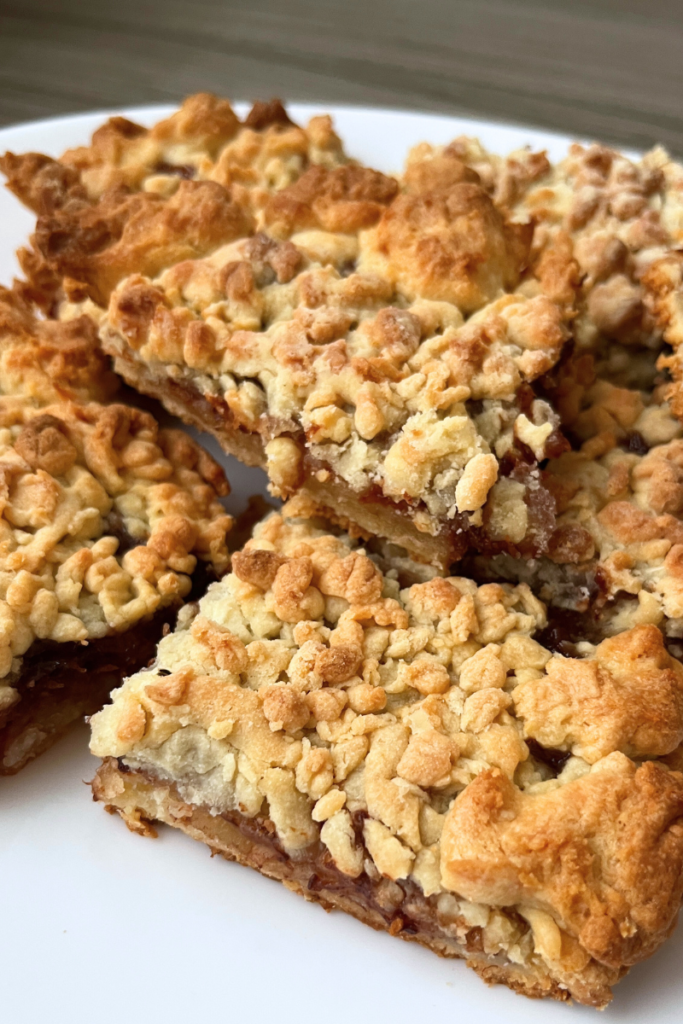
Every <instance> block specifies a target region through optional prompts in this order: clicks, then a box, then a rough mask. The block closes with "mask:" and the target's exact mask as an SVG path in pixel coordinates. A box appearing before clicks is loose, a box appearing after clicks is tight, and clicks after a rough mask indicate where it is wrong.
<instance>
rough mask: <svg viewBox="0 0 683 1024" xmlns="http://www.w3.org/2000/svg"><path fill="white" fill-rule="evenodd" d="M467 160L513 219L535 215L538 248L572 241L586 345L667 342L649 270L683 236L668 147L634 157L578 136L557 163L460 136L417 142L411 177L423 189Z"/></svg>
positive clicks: (680, 182)
mask: <svg viewBox="0 0 683 1024" xmlns="http://www.w3.org/2000/svg"><path fill="white" fill-rule="evenodd" d="M464 170H466V171H467V172H469V174H470V175H471V174H473V173H475V174H477V175H478V177H479V180H480V181H481V182H482V184H483V185H484V186H485V187H486V188H487V189H488V190H489V192H490V193H491V194H492V196H493V197H494V200H495V202H496V203H497V204H498V205H499V206H500V207H501V208H503V209H505V210H507V211H508V212H509V213H510V215H511V216H512V218H513V220H519V221H521V222H524V223H527V222H531V223H533V225H534V240H533V246H532V252H533V253H534V256H535V258H538V257H539V256H541V254H545V257H546V258H552V254H553V252H554V251H556V250H557V249H558V246H559V247H560V248H561V249H564V248H565V247H566V246H567V245H569V247H570V251H571V254H572V255H573V257H574V259H575V260H576V262H577V264H578V270H579V274H580V279H581V288H580V298H581V301H580V303H579V316H578V318H577V321H576V324H575V327H574V331H575V336H576V339H577V343H578V344H579V346H580V347H583V348H591V349H601V348H602V347H603V346H604V345H605V344H609V342H612V341H618V342H621V343H625V344H628V345H636V346H646V347H655V348H656V347H658V346H659V345H660V344H661V327H660V325H659V324H658V322H657V317H656V316H655V315H654V314H653V309H652V303H651V291H652V282H651V280H650V273H649V271H650V268H651V267H652V266H653V265H654V264H656V263H657V262H658V261H660V260H661V259H662V258H664V257H668V255H669V254H670V253H671V250H673V249H676V248H677V247H678V246H679V245H680V243H681V239H682V237H683V171H682V169H681V166H680V165H679V164H677V163H676V162H674V161H673V160H671V158H670V157H669V156H668V154H667V153H666V152H665V151H664V150H663V149H661V148H659V147H658V148H656V149H654V150H652V151H651V152H649V153H646V154H645V156H643V158H642V159H641V160H632V159H630V158H629V157H627V156H625V155H624V154H622V153H619V152H617V151H615V150H612V149H609V148H607V147H605V146H599V145H590V146H582V145H578V144H574V145H573V146H571V147H570V149H569V153H568V155H567V157H566V158H565V159H564V160H561V161H560V162H558V163H557V164H555V165H551V164H550V163H549V161H548V160H547V158H546V156H545V154H544V153H531V152H529V151H527V150H520V151H518V152H515V153H512V154H510V155H509V156H507V157H504V158H501V157H497V156H495V155H492V154H490V153H487V152H486V151H485V150H484V149H483V147H481V145H480V144H479V143H478V142H477V141H476V140H474V139H464V138H463V139H456V140H455V141H454V142H453V143H452V144H451V145H450V146H447V147H432V146H429V145H426V144H423V145H422V146H418V147H416V149H415V150H413V151H412V153H411V154H410V156H409V158H408V162H407V165H406V169H405V172H404V180H405V181H406V182H407V183H408V185H409V187H411V188H413V189H416V190H419V189H420V188H423V187H424V185H423V181H424V180H432V179H434V178H441V179H442V180H450V179H452V178H453V177H455V176H457V174H459V173H460V174H462V173H464Z"/></svg>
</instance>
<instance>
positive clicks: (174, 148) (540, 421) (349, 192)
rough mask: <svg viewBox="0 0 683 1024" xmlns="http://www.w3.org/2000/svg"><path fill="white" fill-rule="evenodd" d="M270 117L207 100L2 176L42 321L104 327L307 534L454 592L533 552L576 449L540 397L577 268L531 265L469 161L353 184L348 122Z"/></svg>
mask: <svg viewBox="0 0 683 1024" xmlns="http://www.w3.org/2000/svg"><path fill="white" fill-rule="evenodd" d="M255 111H256V113H255V112H254V111H252V113H251V114H250V115H249V116H248V117H247V119H246V121H245V122H244V124H240V122H239V121H238V120H237V119H236V118H235V115H234V113H233V112H232V110H231V108H230V106H229V104H227V103H226V102H225V101H222V100H218V99H216V98H215V97H207V96H199V97H193V98H191V99H190V100H188V101H186V103H185V104H184V105H183V108H181V110H180V111H179V112H178V113H177V114H176V115H174V116H173V117H172V118H170V119H169V120H167V121H165V122H162V123H161V124H159V125H157V126H156V127H155V128H153V129H151V130H150V131H145V130H142V129H137V128H135V127H134V126H133V127H130V126H129V125H128V124H127V123H126V124H121V123H120V119H118V120H117V119H115V120H114V122H110V123H109V124H108V125H107V126H105V127H104V128H103V129H101V132H98V133H96V135H95V137H94V139H93V143H92V145H91V146H90V147H87V148H86V149H84V150H78V151H72V152H70V153H67V154H65V156H64V157H63V158H62V159H61V160H60V161H53V160H49V159H48V158H43V157H38V156H36V155H35V154H29V155H27V156H24V157H16V156H14V155H12V154H7V155H6V156H5V157H4V158H3V163H2V167H3V169H4V171H5V173H6V175H7V176H8V180H9V185H10V187H11V188H12V189H13V190H14V191H15V193H16V194H17V195H18V196H19V197H20V198H22V199H23V200H24V202H26V203H27V204H28V205H30V206H31V207H32V208H33V209H35V210H36V211H37V212H38V213H39V217H38V223H37V229H36V233H35V236H34V239H33V248H32V250H31V252H30V254H28V255H26V256H25V257H24V264H23V265H24V270H25V272H26V273H27V276H28V279H29V287H32V288H33V293H34V295H35V298H36V301H40V302H42V303H43V305H45V304H46V302H47V301H48V300H50V302H51V303H52V306H53V307H54V308H55V309H58V310H59V316H60V319H62V320H68V319H70V318H71V317H72V316H80V315H82V314H83V313H84V312H85V313H89V314H90V315H91V316H92V318H93V319H94V320H95V321H96V322H97V323H98V324H99V326H100V334H101V338H102V344H103V347H104V349H105V351H106V352H107V353H109V354H110V355H111V356H112V357H113V359H114V362H115V368H116V369H117V371H118V372H119V373H120V374H121V375H122V376H123V377H124V379H125V380H126V381H127V382H128V383H129V384H131V385H132V386H134V387H136V388H137V389H138V390H140V391H143V392H145V393H147V394H150V395H153V396H154V397H156V398H158V399H159V400H160V401H162V402H163V404H164V405H165V406H166V408H167V409H169V410H170V411H171V412H173V413H174V414H176V415H179V416H181V417H182V418H183V419H184V420H185V421H186V422H188V423H192V424H194V425H195V426H199V427H200V428H201V429H203V430H207V431H209V432H211V433H213V434H214V435H215V436H216V437H217V438H218V440H219V442H220V443H221V445H222V446H223V448H224V449H225V450H226V451H228V452H231V453H233V454H235V455H237V457H238V458H240V459H242V460H243V461H245V462H247V463H249V464H256V465H261V466H263V467H264V468H266V469H267V471H268V473H269V476H270V478H271V483H272V488H273V492H274V493H275V494H277V495H278V496H280V497H284V498H287V497H295V498H296V500H297V502H298V504H297V506H296V510H297V511H298V513H301V514H304V515H307V516H310V515H324V516H327V517H328V518H330V519H332V520H333V521H334V522H336V523H338V524H339V525H341V526H342V527H343V528H345V529H350V530H352V532H358V533H360V534H361V535H362V536H365V537H369V536H375V535H379V536H382V537H385V538H387V539H389V540H391V541H393V542H394V543H396V544H400V545H401V546H403V547H405V548H407V550H409V552H410V553H411V555H413V556H414V557H416V558H418V559H420V560H422V561H425V562H429V563H432V564H434V565H437V566H439V567H441V568H442V569H444V568H446V567H447V566H448V565H449V564H450V563H451V562H453V561H454V560H455V559H457V558H458V557H460V556H461V555H462V554H463V553H464V552H465V551H466V550H468V548H470V547H474V548H476V549H478V550H479V549H487V550H488V549H489V548H492V549H493V550H498V549H499V548H503V549H505V550H508V549H510V550H512V551H514V552H515V553H517V554H519V555H520V556H522V557H528V556H529V555H531V554H534V553H536V552H537V551H538V550H540V549H541V548H542V546H543V544H544V539H545V537H546V535H547V531H548V522H547V521H548V517H549V515H550V514H551V510H550V498H549V496H548V495H547V494H546V493H545V492H544V490H543V487H542V485H541V483H540V480H539V475H538V463H539V462H540V461H543V460H544V459H546V458H547V457H548V456H550V455H553V454H559V452H561V451H562V450H563V448H564V447H565V446H566V442H565V441H564V439H563V437H562V435H561V431H560V430H559V421H558V419H557V417H556V416H555V414H554V413H553V411H552V409H551V408H550V406H549V405H548V403H547V402H546V401H545V399H544V396H543V395H542V394H541V393H536V392H535V391H534V390H533V382H534V381H536V380H537V379H538V378H540V377H541V376H542V375H543V374H544V373H546V372H547V371H549V370H550V369H551V368H552V367H553V366H554V365H555V363H556V362H557V360H558V359H559V358H560V356H561V354H562V352H563V349H564V347H565V345H566V343H567V341H568V340H569V338H570V325H571V322H572V320H573V318H574V315H575V310H574V299H575V295H576V291H577V287H578V282H577V276H576V262H575V260H574V259H573V257H572V254H571V247H570V245H569V244H567V245H566V246H565V247H564V249H562V248H561V247H559V248H558V247H555V250H554V251H553V253H552V254H551V255H550V256H548V255H547V254H543V253H540V254H538V256H534V257H533V258H532V254H531V250H530V242H531V238H532V234H533V226H532V224H531V223H521V222H517V221H513V220H512V219H511V218H510V217H508V216H507V214H506V213H505V212H504V211H502V208H500V207H498V206H496V204H495V203H494V202H493V200H492V199H491V197H490V195H489V194H488V192H487V190H486V189H485V188H484V187H483V186H482V185H481V183H480V181H479V177H478V175H477V173H476V171H474V170H473V169H472V168H469V167H468V166H467V165H466V164H465V162H464V161H456V164H457V167H455V166H454V167H451V168H450V171H449V175H448V176H447V177H443V176H442V178H441V179H440V180H438V181H432V180H431V179H429V175H427V176H424V175H423V176H420V175H410V174H406V175H405V176H404V177H402V178H401V179H400V180H397V179H395V178H393V177H390V176H387V175H385V174H382V173H380V172H378V171H375V170H373V169H371V168H368V167H362V166H359V165H357V164H355V163H354V162H352V161H349V160H348V159H347V158H346V157H345V155H344V153H343V150H342V149H341V145H340V143H339V140H338V139H337V137H336V136H335V135H334V132H333V131H332V128H331V125H330V122H329V119H325V118H318V119H314V120H313V121H312V122H311V123H310V124H309V125H308V127H307V128H306V129H305V130H302V129H299V128H297V127H296V126H293V125H292V124H291V122H290V121H289V119H288V117H287V115H286V114H285V113H284V111H283V109H282V107H281V106H278V105H277V104H275V103H274V104H271V105H269V106H268V107H266V108H263V109H261V108H258V110H257V108H255ZM169 168H171V171H169ZM173 168H175V170H173ZM161 179H163V180H161ZM43 279H44V281H45V282H47V284H45V286H44V287H43V285H42V284H41V281H43ZM49 281H51V282H52V284H50V283H49ZM105 307H106V312H105Z"/></svg>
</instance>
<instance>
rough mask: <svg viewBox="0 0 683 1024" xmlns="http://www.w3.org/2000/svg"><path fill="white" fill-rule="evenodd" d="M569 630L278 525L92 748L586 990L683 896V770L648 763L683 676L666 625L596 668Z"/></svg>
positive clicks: (122, 704) (261, 536)
mask: <svg viewBox="0 0 683 1024" xmlns="http://www.w3.org/2000/svg"><path fill="white" fill-rule="evenodd" d="M545 625H546V613H545V608H544V606H543V605H542V604H541V603H540V602H539V601H538V600H537V599H536V598H535V597H534V596H533V594H532V593H531V591H530V589H529V588H528V587H527V586H526V585H524V584H521V585H518V586H515V587H513V586H510V585H500V584H485V585H482V586H477V585H476V584H475V583H473V582H472V581H471V580H468V579H464V578H462V577H450V578H442V577H434V578H433V579H431V580H428V581H427V582H424V583H416V584H413V585H412V586H408V587H403V588H402V587H401V585H400V583H399V581H398V579H397V570H396V569H392V568H390V567H387V568H386V571H385V572H384V573H383V572H382V571H381V570H380V569H379V567H378V565H377V563H376V562H375V561H373V559H372V558H371V557H369V556H368V554H367V553H366V551H365V550H364V549H363V548H360V547H358V546H357V545H355V544H353V543H352V542H351V541H350V540H349V539H348V538H346V537H344V536H341V537H333V536H329V535H326V534H324V533H322V532H321V531H320V530H316V529H313V528H312V527H311V526H310V525H309V524H307V523H304V522H294V521H286V520H283V518H282V517H281V516H279V515H273V516H271V517H270V518H269V519H267V520H266V521H265V522H264V523H262V524H261V525H260V526H259V527H257V529H256V531H255V534H254V537H253V539H252V540H251V541H250V542H248V544H247V545H246V547H245V548H244V550H243V551H242V552H240V553H237V554H236V555H235V556H234V559H233V571H232V573H231V574H230V575H229V576H227V577H225V578H224V579H223V580H222V581H221V582H220V583H218V584H215V585H213V586H212V587H211V588H210V589H209V591H208V593H207V595H206V596H205V597H204V598H203V599H202V601H201V602H200V604H199V609H198V612H197V614H196V615H195V616H194V617H193V614H192V612H190V611H189V610H188V612H187V613H186V614H185V615H184V617H183V621H182V623H180V624H179V627H178V629H177V631H176V632H175V633H173V634H171V635H170V636H168V637H166V638H165V639H163V640H162V641H161V643H160V645H159V649H158V659H157V662H156V664H155V665H154V666H152V667H151V668H150V669H149V670H145V671H142V672H140V673H138V674H137V675H135V676H133V677H132V678H130V679H129V680H127V681H126V682H125V684H124V685H123V686H122V687H121V689H119V690H117V691H115V693H114V700H113V703H112V704H111V705H110V706H108V707H106V708H105V709H104V710H103V711H102V712H100V713H99V714H98V715H96V716H95V717H94V718H93V720H92V728H93V736H92V750H93V752H94V753H95V754H98V755H101V756H105V757H109V756H113V757H118V758H122V759H123V763H124V764H125V765H128V766H130V767H131V768H143V769H145V770H146V771H151V772H152V774H158V775H159V776H160V777H161V778H167V779H171V780H173V781H174V782H175V783H176V784H177V786H178V788H179V790H180V793H181V796H182V797H183V799H185V800H189V801H190V802H191V803H198V804H202V805H205V806H209V807H210V808H211V809H212V812H213V813H215V814H220V813H222V812H226V811H228V810H239V811H240V812H241V813H242V814H244V815H247V816H250V817H253V816H256V815H263V814H267V816H268V817H269V818H270V820H271V821H272V822H273V824H274V827H275V830H276V834H277V838H278V840H279V842H280V843H281V844H282V845H283V847H284V848H285V850H286V851H287V852H288V853H290V854H295V853H296V851H303V850H305V849H306V848H307V847H309V846H311V844H314V843H316V842H320V843H322V844H323V845H324V846H325V847H326V848H327V850H328V852H329V855H330V857H331V858H332V860H333V861H334V863H335V865H336V866H337V867H338V868H339V870H340V871H342V872H343V873H345V874H347V875H349V876H351V877H354V878H356V877H359V876H360V875H361V874H362V873H363V872H364V871H368V872H371V873H372V872H375V873H377V872H378V873H379V875H381V876H384V877H385V878H388V879H391V880H393V881H396V880H401V879H411V880H412V881H414V882H415V883H416V884H417V885H418V886H420V888H421V889H422V891H423V892H424V894H425V895H426V896H438V899H439V907H440V908H441V904H442V902H443V908H442V909H443V912H444V919H445V920H448V919H449V915H450V919H452V920H453V921H455V919H456V918H457V919H458V920H459V921H460V924H461V926H462V927H465V926H470V927H471V926H472V924H473V923H476V924H479V925H481V926H482V928H483V930H484V932H483V934H484V943H485V948H486V949H487V950H488V951H493V952H497V951H501V950H502V951H504V952H506V953H507V954H508V955H509V954H510V949H512V948H514V950H515V951H516V952H514V953H513V954H512V955H513V956H517V957H519V960H518V962H524V960H525V957H529V956H531V955H538V956H540V957H541V958H542V959H543V960H544V962H546V964H548V965H550V966H551V967H552V970H553V972H555V974H556V976H558V977H564V978H568V977H569V976H570V975H571V974H572V972H577V971H580V970H582V969H583V968H585V967H586V966H587V965H588V964H590V963H591V962H593V961H592V960H591V958H593V960H594V961H597V963H599V964H608V965H620V964H622V965H623V964H628V963H632V962H635V960H637V959H640V958H642V957H644V956H646V955H648V953H649V952H651V951H652V948H654V945H655V944H656V943H657V942H659V941H661V933H660V931H659V930H657V929H656V928H654V927H653V922H654V920H655V919H656V920H657V921H658V922H661V921H662V920H664V919H666V920H667V921H668V920H669V917H670V915H671V914H673V912H674V910H675V906H677V903H676V899H678V896H675V897H672V896H671V894H672V893H673V890H674V889H675V890H676V893H678V892H679V891H680V888H681V885H683V873H682V872H681V866H683V865H682V858H683V836H681V834H680V830H679V826H678V825H677V824H676V822H677V821H679V820H680V816H681V814H682V813H683V786H682V785H681V782H680V777H679V776H678V775H674V774H671V773H669V772H668V770H667V769H666V768H665V767H664V766H663V765H661V764H655V763H653V762H651V761H650V762H647V763H646V764H644V765H642V766H641V767H638V764H637V763H635V762H634V761H633V760H631V757H638V758H639V759H640V758H643V757H653V756H656V755H657V754H659V753H668V752H670V751H672V750H674V749H675V748H676V747H677V746H678V744H679V742H680V740H681V738H682V737H683V718H682V715H683V696H682V695H683V689H682V688H681V687H682V684H683V670H682V669H681V668H680V666H679V665H678V663H676V662H674V660H673V659H672V658H670V657H669V656H668V655H667V654H666V651H665V650H664V649H663V647H662V640H661V636H660V634H659V633H658V631H657V630H655V629H652V628H649V627H641V628H640V629H635V630H632V631H631V632H630V633H624V634H623V635H622V636H621V637H619V638H617V639H616V640H609V641H605V642H604V643H602V644H600V645H599V646H598V647H597V648H594V649H593V650H592V653H591V654H590V656H589V657H587V658H586V659H584V660H581V659H569V658H563V657H561V656H560V655H553V654H552V653H551V652H550V651H549V650H547V649H546V648H544V647H543V646H542V645H541V644H540V643H538V642H537V641H536V640H534V638H533V637H534V634H536V633H537V632H538V631H539V630H541V629H543V628H544V627H545ZM575 679H577V680H579V681H580V685H577V686H574V680H575ZM569 680H571V683H570V682H569ZM591 709H592V710H591ZM587 710H589V711H590V713H591V716H590V718H587ZM593 711H595V714H593ZM587 723H588V724H587ZM660 726H661V728H660ZM527 738H533V739H534V741H535V742H536V747H535V748H534V750H535V751H536V752H537V753H538V752H539V751H540V755H539V756H540V757H542V754H543V748H542V747H539V743H541V744H542V743H543V742H546V741H547V742H550V741H552V743H553V744H555V743H556V744H557V750H559V751H566V752H567V754H566V756H565V758H564V759H565V761H566V764H565V765H564V767H563V768H562V770H561V771H553V770H551V768H549V767H548V763H547V762H544V761H543V760H539V759H538V758H537V757H536V756H534V755H532V753H531V748H530V747H529V746H528V745H527V742H526V739H527ZM556 752H557V751H556ZM624 816H626V817H627V818H628V821H629V829H630V828H631V827H633V828H636V829H637V830H638V832H639V837H640V838H639V843H638V847H637V854H636V856H635V858H634V859H632V858H631V855H630V854H629V855H628V856H627V855H626V846H627V845H628V848H629V849H631V846H630V844H631V838H630V837H631V832H630V831H629V829H626V830H624V828H623V823H624V821H625V820H626V818H625V817H624ZM631 822H633V826H631ZM541 835H542V836H544V837H545V840H544V844H543V846H541V845H539V839H538V837H539V836H541ZM640 840H642V842H641V841H640ZM567 844H569V847H567ZM567 848H571V849H572V850H574V851H576V855H575V856H574V854H572V856H571V857H567V858H564V857H563V858H562V864H563V867H562V872H561V876H560V880H559V881H558V874H557V872H556V871H555V869H554V868H553V867H551V865H552V864H554V863H555V858H556V857H560V851H561V850H562V849H567ZM550 849H552V850H556V851H557V852H556V853H552V854H548V852H547V851H548V850H550ZM589 851H593V852H590V853H589ZM647 858H651V862H653V863H657V865H658V869H657V881H656V883H655V881H652V882H651V883H650V882H640V881H639V878H640V874H639V872H641V866H642V865H643V864H645V863H646V862H648V861H647ZM371 876H372V877H376V874H375V875H371ZM648 877H650V878H651V877H652V876H648ZM676 887H678V888H676ZM577 893H580V894H581V899H580V900H579V901H578V902H577V901H576V900H575V899H574V897H575V895H576V894H577ZM453 894H454V896H455V898H454V896H453ZM570 894H571V895H570ZM670 897H671V899H673V902H671V900H670ZM449 900H450V901H451V903H449ZM653 901H654V902H653ZM667 901H669V902H667ZM451 904H452V905H451ZM578 907H580V908H581V910H580V911H579V910H578V909H577V908H578ZM648 908H649V909H648ZM650 910H651V911H652V916H648V915H649V912H650ZM468 915H470V916H471V918H472V919H471V920H468ZM510 915H511V916H510ZM519 915H521V917H522V918H523V919H524V920H526V921H527V922H528V923H529V926H530V929H531V932H532V934H533V940H534V950H535V953H532V950H531V949H530V948H527V950H526V952H525V953H522V952H521V950H520V947H519V945H518V944H515V942H514V941H513V939H512V935H513V933H514V935H516V936H517V940H519V930H518V929H517V928H513V927H512V925H513V922H514V921H515V920H517V919H518V917H519ZM474 918H477V920H476V921H475V920H474ZM489 926H490V930H488V929H489ZM506 927H507V928H508V934H507V935H505V934H504V933H505V928H506ZM657 927H659V924H658V926H657ZM655 936H656V937H655Z"/></svg>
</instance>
